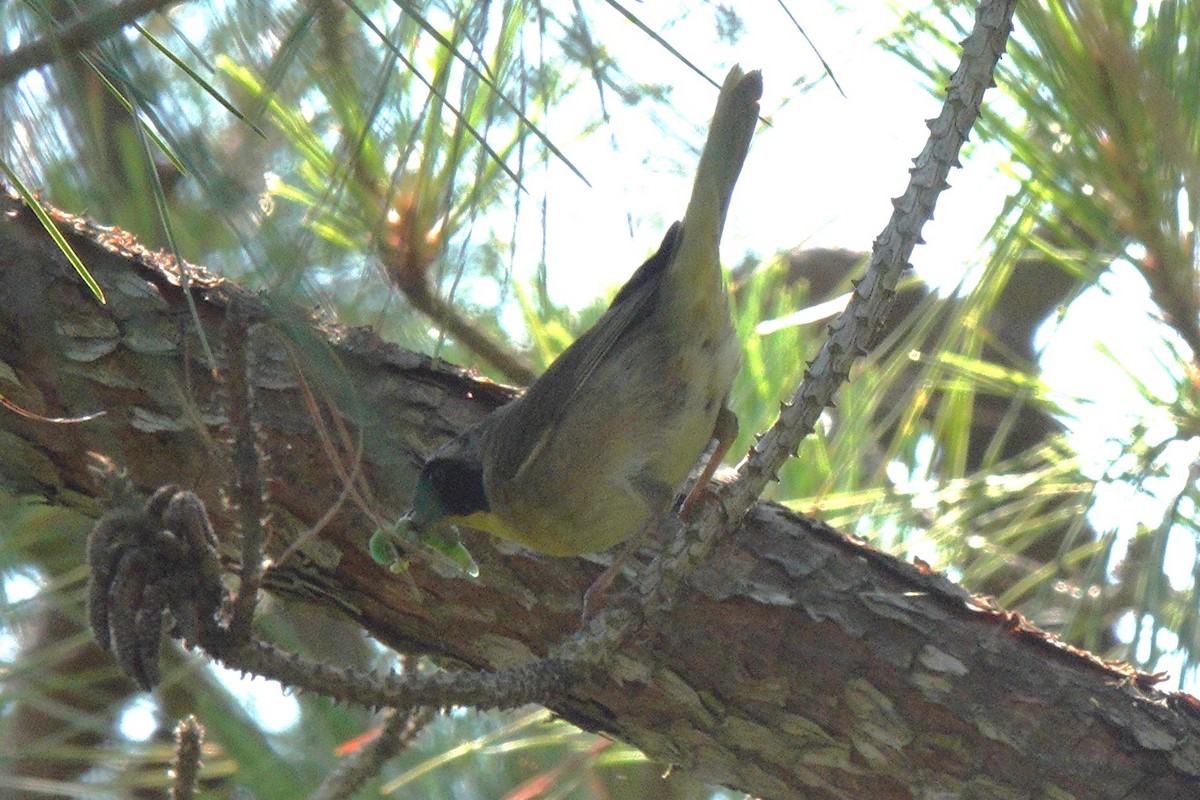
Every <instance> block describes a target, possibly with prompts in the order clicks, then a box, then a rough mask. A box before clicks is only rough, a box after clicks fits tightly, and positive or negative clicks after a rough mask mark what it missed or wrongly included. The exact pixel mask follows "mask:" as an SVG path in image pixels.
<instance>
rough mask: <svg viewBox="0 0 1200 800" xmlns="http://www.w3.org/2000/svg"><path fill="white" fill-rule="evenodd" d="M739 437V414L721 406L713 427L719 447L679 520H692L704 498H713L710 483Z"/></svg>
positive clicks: (684, 503) (686, 500)
mask: <svg viewBox="0 0 1200 800" xmlns="http://www.w3.org/2000/svg"><path fill="white" fill-rule="evenodd" d="M737 435H738V418H737V414H734V413H733V412H732V411H730V410H729V408H728V407H727V406H721V410H720V412H719V413H718V414H717V424H716V425H715V426H714V427H713V435H712V438H714V439H716V440H717V446H716V448H715V449H714V450H713V454H712V456H710V457H709V459H708V463H706V464H705V465H704V469H703V470H702V471H701V472H700V477H698V478H696V483H695V485H693V486H692V490H691V491H690V492H688V496H687V497H686V498H684V501H683V506H682V507H681V508H680V509H679V518H680V519H682V520H683V521H684V522H688V521H690V520H691V518H692V513H693V512H694V511H695V510H696V504H697V503H699V502H700V500H701V499H702V498H704V497H706V496H707V497H711V496H712V490H711V489H710V488H709V482H710V481H711V480H712V476H713V473H714V472H716V471H717V467H719V466H721V460H722V459H723V458H725V454H726V453H728V452H729V448H730V447H731V446H733V440H734V439H736V438H737Z"/></svg>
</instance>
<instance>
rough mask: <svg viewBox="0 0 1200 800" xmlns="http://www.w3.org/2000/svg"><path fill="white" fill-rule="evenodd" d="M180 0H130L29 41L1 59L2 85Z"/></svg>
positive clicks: (0, 73) (88, 45) (0, 79)
mask: <svg viewBox="0 0 1200 800" xmlns="http://www.w3.org/2000/svg"><path fill="white" fill-rule="evenodd" d="M177 2H179V0H128V2H125V3H120V4H118V5H115V6H111V7H108V8H102V9H100V10H99V11H96V12H95V13H94V14H89V15H88V16H86V17H81V18H79V19H77V20H75V21H74V22H72V23H71V24H69V25H64V26H63V27H61V28H59V29H58V30H56V31H54V32H53V33H51V34H50V35H49V36H45V37H43V38H41V39H38V40H37V41H36V42H30V43H29V44H27V45H25V46H24V47H22V48H20V49H18V50H14V51H13V52H11V53H9V54H8V55H6V56H5V57H4V58H2V59H0V86H3V85H4V84H6V83H9V82H10V81H12V80H15V79H16V78H18V77H20V76H21V75H23V74H25V73H26V72H28V71H29V70H31V69H36V68H37V67H41V66H45V65H46V64H49V63H50V62H51V61H54V60H55V59H58V58H62V57H63V56H65V55H70V54H71V53H75V52H78V51H80V50H84V49H86V48H88V47H91V46H92V45H93V44H95V43H96V42H98V41H100V40H101V39H107V38H108V37H109V36H112V35H113V34H115V33H117V32H118V31H120V30H121V29H122V28H124V27H125V26H126V25H128V24H130V23H131V22H133V21H134V20H136V19H138V18H139V17H142V16H145V15H146V14H149V13H150V12H151V11H158V10H161V9H163V8H165V7H167V6H170V5H174V4H175V3H177Z"/></svg>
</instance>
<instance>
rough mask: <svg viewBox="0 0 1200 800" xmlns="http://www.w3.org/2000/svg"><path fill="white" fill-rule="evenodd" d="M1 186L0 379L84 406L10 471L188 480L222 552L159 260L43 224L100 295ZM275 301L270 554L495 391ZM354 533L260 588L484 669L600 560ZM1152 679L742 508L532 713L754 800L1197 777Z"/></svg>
mask: <svg viewBox="0 0 1200 800" xmlns="http://www.w3.org/2000/svg"><path fill="white" fill-rule="evenodd" d="M3 205H4V207H3V209H0V211H2V212H3V213H2V214H0V361H2V363H0V380H2V381H3V383H2V385H0V392H2V393H3V394H4V396H5V398H6V399H7V400H9V401H10V402H11V403H14V404H16V405H18V406H20V407H22V408H25V409H27V410H29V411H34V412H37V413H39V414H42V415H43V416H48V417H69V416H79V415H82V414H84V413H87V412H94V411H98V410H103V411H106V412H107V413H106V414H105V415H104V416H102V417H100V418H98V419H95V420H93V421H91V422H88V423H83V424H78V425H57V424H50V423H45V422H39V421H37V420H35V419H30V418H28V417H24V416H20V415H18V414H14V413H10V412H8V411H7V410H3V411H0V441H3V443H4V445H3V455H4V463H5V468H4V470H3V481H4V485H5V487H6V488H7V489H8V490H9V491H10V492H13V493H14V494H20V495H23V496H26V497H40V498H42V499H43V501H44V502H50V503H55V504H61V505H69V506H72V507H75V508H79V509H82V510H84V511H86V512H88V513H90V514H92V515H98V514H99V513H100V512H101V511H102V510H104V509H103V508H102V507H101V505H100V503H99V502H97V500H96V499H95V498H97V497H98V496H99V494H100V491H99V488H98V487H96V486H94V484H93V482H92V480H91V479H90V477H89V476H88V472H87V464H88V452H89V451H96V452H101V453H104V454H106V455H108V456H109V457H111V458H113V459H115V460H117V461H118V462H120V463H122V464H124V465H125V466H127V467H128V469H129V470H130V473H131V475H132V477H133V479H134V480H135V482H137V483H138V484H139V485H140V486H141V487H142V488H143V489H144V490H146V491H147V492H149V491H150V490H153V489H154V488H156V487H157V486H159V485H161V484H163V483H166V482H172V483H176V484H179V485H181V486H185V487H188V488H191V489H194V490H195V491H197V492H198V493H199V494H200V495H201V496H202V497H203V498H204V499H205V500H206V501H207V503H208V505H209V508H210V510H211V511H212V514H213V517H214V524H215V526H216V529H217V532H218V535H219V536H220V538H221V539H222V544H223V546H224V547H225V548H227V552H234V551H233V549H232V548H231V545H233V544H235V543H236V531H235V527H234V522H233V519H232V513H231V512H230V511H229V510H228V509H227V508H224V507H223V506H222V504H221V503H220V502H219V498H220V496H221V493H222V491H224V490H226V489H227V487H228V485H229V482H230V480H231V478H230V475H229V474H228V469H227V467H226V466H224V465H225V464H227V458H226V456H225V455H224V450H223V447H222V446H221V445H220V444H219V443H218V438H219V432H220V429H221V426H222V424H223V422H224V420H223V417H222V413H223V412H222V410H221V405H220V403H219V402H218V401H217V396H218V390H217V387H214V386H213V385H212V382H211V378H210V376H209V373H208V371H207V369H206V368H205V365H204V363H203V362H202V361H201V360H200V358H199V356H198V352H199V351H198V348H197V347H196V346H195V333H194V332H193V331H190V330H189V329H188V325H189V319H190V317H189V315H188V313H187V311H186V306H185V303H184V298H183V297H182V295H181V292H180V289H179V280H178V272H177V270H176V269H175V267H174V265H173V264H172V263H171V261H170V259H169V258H165V257H161V256H156V255H154V254H148V253H145V252H143V251H141V250H140V248H138V247H137V246H136V243H134V242H133V241H132V240H131V239H130V238H129V237H128V236H126V235H124V234H122V233H120V232H119V231H113V230H111V229H102V228H98V227H95V226H91V225H88V224H87V223H86V222H84V221H82V220H77V219H75V218H70V217H65V216H63V217H61V222H62V224H63V227H64V228H65V229H66V230H67V231H68V233H69V234H70V238H71V240H72V244H73V246H75V247H76V248H77V251H78V252H79V253H80V254H81V256H82V257H83V258H84V260H85V262H86V263H87V264H88V266H89V268H90V269H91V270H92V271H93V274H94V275H95V276H96V278H97V280H99V281H100V283H101V284H102V286H103V287H104V288H105V290H106V292H107V293H108V296H109V297H110V298H111V302H110V304H109V305H107V306H104V307H100V306H98V305H97V304H96V303H95V302H94V300H93V299H92V298H91V296H90V295H89V293H88V292H87V290H86V288H84V287H83V286H82V285H81V284H80V283H79V282H78V280H77V279H76V278H75V277H74V274H73V272H72V270H71V269H70V267H69V266H67V265H66V263H65V261H64V259H63V258H62V257H61V254H59V253H58V251H57V249H56V248H55V247H54V246H53V245H52V244H50V243H49V242H48V240H47V237H46V235H45V232H44V231H43V230H42V229H41V227H40V226H39V225H38V223H37V222H36V220H34V218H33V215H32V214H31V213H30V212H29V211H28V210H27V209H25V208H24V207H22V206H21V205H20V204H19V203H17V202H16V201H12V200H9V199H7V198H5V199H4V201H3ZM192 286H193V291H194V292H195V296H196V297H195V299H196V301H197V303H198V306H199V308H200V312H201V313H200V316H201V319H202V321H203V324H204V325H205V326H206V327H207V333H208V335H209V339H210V341H214V342H220V341H221V336H220V335H219V331H220V326H221V325H222V320H223V317H224V315H225V313H226V310H227V308H228V307H229V305H230V300H231V298H233V297H234V296H237V295H242V294H243V293H242V292H241V290H239V289H237V288H236V287H234V286H231V285H229V284H227V283H223V282H221V281H219V280H217V279H215V278H212V277H211V276H206V275H204V274H202V273H197V274H195V275H194V276H193V280H192ZM247 299H248V300H249V301H250V302H253V299H252V298H247ZM285 313H286V312H281V311H278V310H275V311H273V312H272V314H274V316H273V317H268V321H267V322H265V323H262V324H260V325H258V326H256V327H255V329H254V332H253V333H251V335H250V336H249V337H248V340H247V346H248V347H249V348H250V349H251V351H252V353H253V357H252V358H251V363H252V364H254V365H255V366H254V368H253V370H252V373H251V374H252V376H253V380H254V384H255V402H256V411H255V413H256V417H257V419H256V425H257V426H258V428H259V431H260V433H259V441H260V443H261V445H262V447H263V450H264V452H265V454H266V459H265V461H264V464H263V472H264V474H265V475H266V476H267V483H268V488H269V498H268V500H269V505H270V509H271V511H272V519H273V523H272V525H271V526H270V527H269V528H268V536H269V539H268V550H269V551H271V552H274V553H279V552H281V551H282V550H283V549H284V547H286V545H287V544H288V543H289V542H290V541H292V540H293V539H294V537H295V536H296V535H297V533H296V531H297V530H300V529H302V528H303V526H304V525H307V524H311V523H312V522H313V521H315V520H317V519H320V518H321V517H322V515H323V514H324V513H325V512H326V511H327V510H328V509H329V508H330V507H332V506H333V505H334V504H335V503H336V502H338V501H339V498H340V496H341V494H342V481H341V480H340V479H339V477H338V476H339V474H340V475H346V476H351V477H354V476H357V477H355V478H354V479H355V480H357V481H358V483H357V486H356V488H357V490H358V491H359V493H360V494H361V496H362V497H364V498H367V499H368V500H369V501H370V502H372V503H373V504H374V508H373V510H374V511H376V512H378V513H380V514H382V515H384V516H385V517H388V516H394V515H398V514H399V512H400V511H401V510H402V509H403V508H404V507H405V506H406V504H407V500H408V497H407V493H408V490H409V487H410V486H411V482H412V478H413V476H414V474H415V471H416V469H417V467H418V466H419V464H420V462H421V458H422V455H423V454H424V453H426V452H428V451H429V450H430V449H432V447H433V445H434V444H436V443H437V442H439V441H441V440H442V439H444V438H445V437H447V436H449V435H451V434H452V433H454V432H456V431H458V430H460V429H461V428H462V427H463V426H465V425H467V424H469V423H470V422H472V421H474V420H476V419H478V418H479V417H480V416H481V415H482V414H484V413H486V412H487V411H488V410H489V409H490V408H492V407H494V406H495V405H496V404H497V403H499V402H502V401H503V400H504V399H505V398H506V397H507V391H506V390H504V389H502V388H500V387H497V386H495V385H493V384H488V383H481V382H477V381H474V380H472V379H471V378H470V376H469V375H467V374H466V373H464V372H462V371H459V370H456V369H453V368H450V367H445V366H435V365H434V364H432V362H431V361H430V360H429V359H427V358H426V357H424V356H420V355H415V354H412V353H407V352H404V351H401V350H399V349H397V348H394V347H391V346H388V345H386V344H383V343H381V342H379V341H378V340H376V339H375V338H374V337H373V336H372V335H371V334H370V333H369V332H367V331H361V330H347V329H345V328H341V327H338V326H336V325H330V324H323V325H322V324H311V325H306V323H305V322H304V319H303V317H302V315H301V314H300V313H299V312H298V313H296V314H295V315H292V316H291V317H290V318H284V316H282V315H283V314H285ZM10 370H11V371H10ZM312 397H315V398H321V399H322V402H324V403H325V404H326V405H324V406H322V407H316V406H314V403H313V401H312V400H311V399H310V398H312ZM314 413H319V414H322V415H323V416H324V420H323V427H322V428H320V429H319V428H318V427H317V426H316V425H315V424H314V423H313V420H312V418H311V415H312V414H314ZM330 420H333V421H334V422H335V424H334V425H333V426H328V425H327V423H328V422H329V421H330ZM339 426H344V427H345V428H347V429H348V430H349V431H350V432H351V433H352V440H353V441H357V439H358V437H359V436H361V441H362V443H363V445H362V450H361V460H360V462H359V463H358V464H357V470H355V469H347V467H348V466H349V467H353V466H355V465H353V464H342V465H341V466H340V468H339V469H335V468H334V466H333V465H332V464H331V462H330V459H331V458H334V457H338V458H343V459H347V460H348V459H349V458H350V456H349V455H348V454H349V453H352V452H354V448H352V447H344V446H343V445H342V443H341V442H340V441H339V442H333V443H332V446H330V445H331V443H329V442H321V441H319V438H320V437H319V436H318V433H317V431H318V430H328V429H336V428H337V427H339ZM214 456H218V457H214ZM372 530H373V523H372V522H371V521H370V519H369V518H368V517H367V516H366V515H365V514H364V513H363V511H362V510H360V509H358V508H353V507H348V506H347V507H343V508H342V509H341V510H340V511H339V512H338V513H336V514H334V515H333V517H332V519H331V521H330V522H329V523H328V525H327V526H326V527H325V528H324V529H323V531H322V533H321V535H320V537H319V538H318V540H316V541H313V542H310V543H309V544H308V545H306V546H305V547H303V548H301V550H300V557H298V558H297V560H296V561H295V562H291V561H289V562H288V563H287V564H284V565H283V566H282V567H281V568H277V569H274V570H270V571H268V573H267V575H266V576H265V577H264V583H265V585H266V586H267V587H269V588H271V589H273V590H276V591H280V592H284V593H286V594H289V595H292V596H295V597H304V598H307V599H310V600H315V601H318V602H321V603H322V604H324V605H325V606H327V607H330V608H333V609H335V610H337V611H339V612H341V613H342V614H345V615H347V616H349V617H351V618H353V619H354V620H356V621H357V622H358V623H360V624H361V625H363V626H364V627H365V628H366V629H367V630H369V631H370V632H371V633H372V634H373V635H374V636H376V637H377V638H378V639H380V640H381V641H383V642H385V643H387V644H389V645H391V646H393V647H396V648H397V649H405V650H409V651H423V652H431V653H436V654H440V655H442V656H448V657H451V658H454V659H456V660H458V661H460V662H462V663H464V664H466V665H470V666H472V667H478V668H487V669H504V668H509V667H514V666H516V665H519V664H523V663H525V662H527V661H528V660H529V659H531V658H532V657H534V656H540V655H544V654H546V653H547V652H548V651H550V650H551V648H553V647H554V646H555V645H556V644H558V643H560V642H562V641H563V640H564V639H565V638H566V637H567V636H568V635H569V634H570V633H571V632H572V630H573V629H574V627H575V624H576V620H577V619H578V615H579V610H580V600H581V598H582V596H583V592H584V590H585V589H586V588H587V586H588V585H589V584H590V583H591V581H592V580H593V579H594V577H595V575H596V574H597V573H598V572H599V571H600V569H601V567H600V566H599V565H598V564H595V563H591V562H590V561H587V560H583V559H555V558H546V557H538V556H535V555H533V554H531V553H527V552H523V551H521V552H501V551H500V550H498V549H497V546H495V545H493V544H492V543H490V542H488V541H486V540H485V539H483V538H477V539H472V540H470V541H468V542H467V544H468V546H469V547H470V548H471V551H472V554H473V555H474V556H475V558H476V560H477V561H478V562H479V565H480V568H481V576H480V579H479V580H470V579H467V578H465V577H463V576H451V577H443V576H439V575H437V574H435V573H434V572H432V571H431V570H430V569H427V568H425V567H424V566H422V565H420V564H415V565H414V566H413V567H412V568H411V569H410V570H409V572H408V573H407V574H405V575H393V574H391V573H389V572H388V571H387V570H385V569H383V568H381V567H379V566H378V565H376V564H375V563H374V562H373V561H372V560H371V558H370V556H369V555H368V554H367V553H366V541H367V538H368V537H369V535H370V533H371V531H372ZM656 546H664V545H663V544H662V543H659V544H658V545H656ZM82 559H83V554H82V552H80V554H79V560H80V561H82ZM614 602H617V599H614ZM1151 683H1152V681H1151V680H1150V679H1148V678H1147V677H1146V676H1142V675H1139V674H1137V673H1134V672H1132V671H1130V670H1126V669H1118V668H1115V667H1112V666H1110V665H1105V664H1103V663H1101V662H1099V661H1097V660H1096V659H1094V658H1092V657H1090V656H1087V655H1085V654H1081V653H1079V652H1077V651H1072V650H1070V649H1067V648H1064V647H1062V646H1060V645H1058V644H1056V643H1054V642H1053V641H1051V640H1049V639H1048V638H1046V637H1045V636H1043V635H1042V634H1040V633H1039V632H1037V631H1035V630H1032V629H1030V628H1028V627H1027V626H1026V625H1024V623H1023V622H1022V620H1021V619H1020V618H1019V617H1015V616H1011V615H1008V614H1005V613H1003V612H1000V611H998V610H996V609H994V608H991V607H988V606H987V605H986V604H984V603H981V602H979V601H976V600H974V599H973V598H971V597H969V596H968V595H967V594H966V593H965V592H963V591H962V590H961V589H958V588H957V587H955V586H953V585H951V584H949V583H948V582H947V581H945V580H944V579H942V578H940V577H938V576H936V575H931V574H927V573H925V572H923V571H921V570H919V569H917V568H916V567H912V566H910V565H907V564H904V563H900V562H897V561H896V560H894V559H892V558H891V557H889V556H886V555H883V554H880V553H878V552H876V551H874V550H872V549H870V548H869V547H866V546H864V545H863V544H861V543H859V542H857V541H854V540H852V539H849V538H847V537H846V536H844V535H843V534H840V533H838V532H837V531H833V530H830V529H828V528H826V527H825V526H823V525H821V524H820V523H818V522H815V521H813V520H809V519H805V518H802V517H799V516H797V515H794V514H791V513H789V512H787V511H785V510H783V509H781V508H779V507H776V506H770V505H759V506H758V507H756V508H755V509H754V510H752V512H751V513H750V514H749V516H748V517H747V519H746V520H745V522H744V524H743V525H742V526H741V528H740V529H739V530H738V531H737V532H736V533H735V534H734V535H733V536H731V537H728V538H726V539H724V540H722V541H720V542H719V543H718V546H717V549H716V551H715V553H714V554H713V557H712V558H711V559H710V560H709V561H708V562H707V563H706V564H705V565H704V566H703V567H701V569H700V570H699V571H697V572H696V573H695V574H694V575H693V577H692V579H691V581H690V583H689V584H688V585H687V586H686V587H685V588H684V595H683V597H682V601H681V602H680V603H678V604H676V605H675V606H674V607H673V608H672V610H671V611H670V612H669V613H668V614H666V615H665V617H664V618H663V619H662V620H661V621H660V624H659V625H658V626H657V627H655V628H653V629H650V630H647V631H644V632H643V633H642V634H641V635H640V636H639V637H637V638H636V639H635V640H634V641H632V642H630V643H629V644H628V645H627V646H625V647H623V648H622V649H621V650H620V652H618V653H616V654H614V658H613V659H612V661H611V672H610V673H608V674H603V673H602V674H599V675H597V676H596V678H595V680H594V681H591V682H588V683H586V684H583V685H581V686H577V687H575V688H573V689H571V690H570V691H569V693H568V694H567V695H566V698H565V699H564V700H563V701H562V702H560V703H557V704H556V705H555V706H554V710H555V711H556V712H558V713H560V714H562V715H563V716H564V717H566V718H567V719H570V720H571V721H573V722H575V723H577V724H579V725H581V726H582V727H585V728H588V729H591V730H596V731H603V732H607V733H609V734H611V735H613V736H615V737H617V738H620V739H622V740H624V741H628V742H631V743H633V744H635V745H637V746H638V747H641V748H642V749H643V750H645V751H646V752H647V753H648V754H650V755H651V756H652V757H654V758H657V759H660V760H663V761H667V762H671V763H675V764H678V765H680V766H681V767H683V768H686V769H688V770H689V771H691V772H693V773H695V774H696V775H698V776H699V777H701V778H704V779H706V780H710V781H715V782H719V783H722V784H727V785H730V786H734V787H737V788H740V789H743V790H745V791H748V792H751V793H753V794H758V795H762V796H767V797H775V798H788V797H809V798H811V797H841V796H854V797H878V798H901V797H903V798H908V797H917V796H931V795H945V796H1013V797H1035V796H1063V797H1066V796H1071V797H1075V798H1101V797H1113V796H1120V797H1126V798H1147V800H1149V798H1162V797H1189V796H1196V793H1197V792H1198V791H1200V713H1197V712H1196V710H1195V705H1194V701H1190V700H1189V699H1188V698H1186V697H1185V696H1182V695H1176V696H1167V695H1164V694H1162V693H1159V692H1157V691H1155V690H1154V689H1153V688H1152V686H1151Z"/></svg>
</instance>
